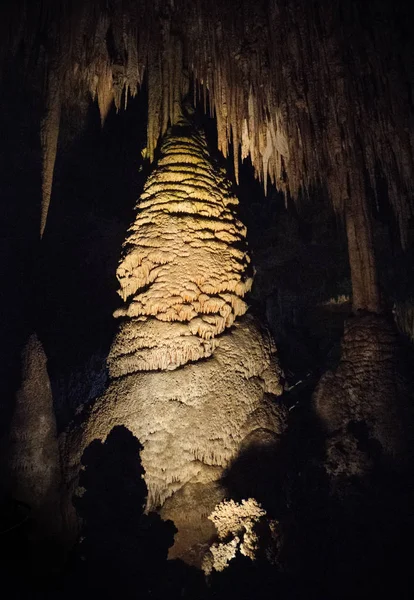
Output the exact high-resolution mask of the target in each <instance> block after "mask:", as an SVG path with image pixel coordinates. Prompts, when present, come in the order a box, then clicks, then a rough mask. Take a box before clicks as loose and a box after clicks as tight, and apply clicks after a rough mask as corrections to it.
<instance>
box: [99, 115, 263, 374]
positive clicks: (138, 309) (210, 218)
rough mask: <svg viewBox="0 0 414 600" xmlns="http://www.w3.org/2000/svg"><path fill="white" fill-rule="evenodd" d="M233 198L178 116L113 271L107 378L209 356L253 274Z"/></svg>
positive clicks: (237, 312)
mask: <svg viewBox="0 0 414 600" xmlns="http://www.w3.org/2000/svg"><path fill="white" fill-rule="evenodd" d="M237 204H238V200H237V198H236V197H235V196H234V195H233V194H232V193H231V190H230V183H229V182H228V181H227V180H226V179H225V177H224V176H223V174H222V172H221V171H220V170H218V169H217V167H216V166H215V165H214V164H213V162H212V160H211V158H210V156H209V153H208V149H207V144H206V140H205V137H204V135H203V134H202V133H200V132H198V131H196V130H194V128H192V127H190V126H189V124H188V123H187V121H185V120H184V119H182V120H181V122H180V124H179V125H178V126H175V127H174V128H173V129H170V131H169V132H168V134H167V136H166V137H165V139H164V141H163V144H162V147H161V157H160V159H159V161H158V164H157V166H156V168H155V170H154V171H153V173H152V175H151V176H150V177H149V179H148V181H147V183H146V185H145V188H144V192H143V194H142V195H141V198H140V200H139V201H138V204H137V207H136V209H137V213H136V218H135V221H134V224H133V225H132V227H131V228H130V230H129V233H128V237H127V239H126V241H125V244H124V248H123V258H122V260H121V263H120V265H119V267H118V270H117V277H118V280H119V283H120V291H119V294H120V295H121V297H122V298H123V300H124V301H125V305H124V306H123V307H122V308H121V309H119V310H118V311H116V313H115V316H116V317H121V318H122V317H123V318H124V319H125V320H124V322H123V323H122V324H121V325H120V329H119V333H118V335H117V338H116V339H115V342H114V344H113V346H112V350H111V353H110V356H109V368H110V373H111V376H112V377H119V376H121V375H126V374H128V373H133V372H136V371H148V370H156V369H162V370H170V369H174V368H176V367H178V366H180V365H183V364H186V363H187V362H189V361H196V360H199V359H201V358H206V357H208V356H211V355H212V353H213V350H214V347H215V338H216V336H217V335H219V334H221V333H223V331H224V330H225V329H226V328H228V327H230V326H231V325H233V323H234V320H235V319H236V318H237V317H239V316H241V315H243V314H244V313H245V312H246V310H247V306H246V303H245V302H244V301H243V297H244V295H245V294H246V292H248V291H249V290H250V288H251V284H252V279H251V277H250V276H249V275H248V273H249V263H250V259H249V256H248V254H247V251H246V243H245V236H246V228H245V227H244V225H243V224H242V223H241V222H240V221H239V220H238V219H237V218H236V215H235V207H236V206H237ZM166 323H168V325H166Z"/></svg>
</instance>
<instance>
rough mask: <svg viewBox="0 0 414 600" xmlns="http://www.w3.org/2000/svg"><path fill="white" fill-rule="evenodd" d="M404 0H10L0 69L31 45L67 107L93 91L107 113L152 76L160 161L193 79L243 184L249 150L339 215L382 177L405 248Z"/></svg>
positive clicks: (32, 56) (408, 65)
mask: <svg viewBox="0 0 414 600" xmlns="http://www.w3.org/2000/svg"><path fill="white" fill-rule="evenodd" d="M395 4H396V3H395V2H392V0H389V1H384V0H372V1H371V2H369V3H367V2H360V3H355V2H352V1H347V0H320V1H319V2H317V3H313V2H309V0H294V1H293V0H292V1H286V0H263V1H261V2H252V1H251V0H241V1H240V2H238V4H237V6H238V9H237V10H234V3H233V2H228V1H223V0H205V1H203V2H200V1H198V2H191V3H189V2H187V1H186V0H174V2H173V1H171V2H166V1H165V0H123V1H122V2H121V1H119V0H116V1H114V2H109V3H97V2H96V0H84V1H82V2H70V3H69V2H68V1H67V0H41V1H39V2H33V1H32V0H19V1H16V0H5V1H4V2H2V5H1V7H0V10H2V11H3V12H2V13H0V24H1V27H2V28H3V30H2V39H3V40H4V48H5V50H4V55H3V56H2V55H1V54H0V66H1V61H2V58H3V59H4V60H5V61H7V60H8V59H9V57H10V55H13V54H17V52H18V51H22V49H24V53H25V56H26V61H27V64H28V65H32V64H34V63H36V64H38V65H39V68H40V69H42V68H43V66H44V63H46V68H47V69H50V68H52V69H53V70H54V72H55V73H58V74H59V82H57V85H58V88H59V90H60V91H61V97H62V99H63V104H64V105H70V104H71V103H74V102H76V101H77V96H80V95H81V94H83V95H85V94H87V93H88V94H89V95H91V96H92V97H93V98H96V99H97V101H98V105H99V109H100V111H101V116H102V119H104V118H105V115H106V114H107V112H108V110H109V107H110V105H111V103H112V102H114V103H115V105H116V107H117V108H118V107H119V106H120V105H121V99H122V97H123V92H125V96H124V98H125V102H127V101H128V93H130V94H131V95H132V96H133V95H135V94H136V93H137V91H138V89H139V88H140V87H141V85H142V82H143V77H144V72H145V71H146V70H147V72H148V149H149V156H150V158H151V159H152V158H153V156H154V151H155V148H156V147H157V142H158V140H159V139H160V138H161V137H162V136H163V135H164V133H165V132H166V130H167V127H168V123H169V122H170V123H174V122H175V121H176V117H177V108H178V107H179V104H180V101H181V99H182V98H183V97H184V96H185V93H186V92H187V91H188V74H190V75H192V79H193V81H194V92H195V94H194V96H195V99H198V100H199V101H200V103H202V104H203V108H204V110H205V111H209V112H210V114H211V115H215V117H216V122H217V134H218V147H219V149H220V150H221V151H222V152H223V153H224V154H225V155H227V154H228V153H229V150H230V145H231V144H233V147H234V149H235V151H234V158H235V171H236V176H237V173H238V158H239V154H240V155H241V157H242V158H245V157H247V156H249V157H250V159H251V161H252V164H253V166H254V169H255V171H256V174H257V176H258V177H259V178H260V179H261V181H262V182H263V184H264V187H266V184H267V183H268V180H270V181H271V182H272V183H274V184H276V185H277V186H278V187H279V188H281V189H288V190H289V192H290V193H291V194H292V196H293V197H298V196H299V195H300V192H301V191H304V190H309V188H310V187H312V186H313V185H315V184H320V183H321V184H322V185H323V186H324V187H326V188H327V189H328V192H329V195H330V197H331V200H332V202H333V205H334V206H335V208H336V209H337V210H338V212H340V213H342V214H343V211H344V209H348V208H351V209H353V208H354V203H355V202H356V204H358V202H359V200H358V197H359V195H360V187H361V182H364V181H366V180H367V179H368V180H369V183H370V185H371V187H372V188H373V190H376V189H377V184H378V182H379V181H380V177H378V175H379V174H381V175H382V176H384V177H385V178H386V179H387V182H388V194H389V198H390V201H391V204H392V205H393V208H394V210H395V215H396V220H397V222H398V225H399V228H400V231H401V238H402V242H403V243H406V242H407V239H408V237H407V234H408V227H407V225H408V219H409V217H410V215H412V208H413V203H412V197H413V181H414V177H413V173H414V161H413V147H414V139H413V127H412V101H411V95H412V54H411V47H410V45H409V44H406V45H405V46H404V43H403V40H404V39H406V38H407V37H408V36H407V32H404V31H403V26H404V25H405V23H409V22H410V19H411V15H410V13H409V9H408V8H404V7H402V6H400V7H399V11H400V12H398V11H396V8H395ZM399 4H402V3H399ZM408 4H409V3H407V7H408ZM405 11H407V14H406V16H405ZM405 17H406V18H405ZM402 24H403V25H402ZM46 31H47V44H45V46H46V52H43V54H41V53H40V51H39V43H40V42H39V40H43V38H44V32H46ZM39 54H40V56H41V57H43V61H44V62H42V60H39ZM50 54H53V55H56V56H58V60H59V65H58V66H56V65H54V64H53V61H51V60H50V56H49V55H50ZM40 78H42V77H40ZM46 79H48V78H46ZM50 100H51V96H50V94H49V95H48V96H47V100H46V119H48V118H50V119H51V120H52V121H53V123H52V125H51V126H47V125H46V124H45V125H44V127H45V131H46V133H47V137H48V140H49V142H48V148H50V150H49V149H48V150H47V151H46V152H45V160H46V166H45V180H44V193H45V194H48V193H49V192H48V190H49V181H50V173H49V171H50V168H51V166H52V158H51V157H52V156H53V148H54V132H56V127H55V121H56V117H57V110H56V109H57V107H58V104H57V103H54V104H53V106H55V109H54V110H50V108H51V105H50ZM354 198H357V199H356V201H355V200H354ZM46 207H47V198H45V201H44V209H45V210H46ZM44 218H45V217H44V216H43V221H44Z"/></svg>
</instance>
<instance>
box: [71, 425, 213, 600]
mask: <svg viewBox="0 0 414 600" xmlns="http://www.w3.org/2000/svg"><path fill="white" fill-rule="evenodd" d="M141 450H142V446H141V444H140V443H139V441H138V440H137V439H136V438H135V437H134V436H133V435H132V433H131V432H130V431H128V429H126V428H125V427H123V426H118V427H115V428H114V429H112V431H111V432H110V434H109V435H108V437H107V438H106V440H105V442H100V441H99V440H95V441H93V442H92V443H91V444H90V445H89V446H88V447H87V448H86V450H85V451H84V453H83V456H82V470H81V473H80V477H79V488H78V493H77V495H75V496H74V499H73V502H74V506H75V508H76V511H77V514H78V517H79V518H80V519H81V523H82V527H81V532H80V534H81V537H80V542H79V543H78V545H77V547H76V548H75V550H74V553H73V557H72V561H71V563H69V565H68V573H67V579H66V582H65V584H64V586H63V587H64V596H63V597H64V598H66V597H68V598H69V597H73V594H75V593H76V596H77V597H78V598H79V597H80V598H94V597H100V598H114V597H122V598H129V597H131V598H135V597H139V598H149V597H151V598H159V599H160V600H161V598H166V597H170V598H175V597H188V596H187V592H189V590H191V594H194V593H197V591H196V590H195V589H193V588H194V586H195V587H201V586H202V585H203V578H202V576H201V573H197V572H196V571H195V570H194V569H192V568H190V567H186V566H185V565H184V564H182V563H180V561H168V562H167V554H168V549H169V548H170V546H172V544H173V542H174V533H175V532H176V529H175V527H174V524H173V523H172V521H163V520H162V519H161V517H160V516H159V515H158V514H157V513H149V514H145V513H144V508H145V504H146V500H147V486H146V484H145V481H144V479H143V476H144V469H143V467H142V465H141V459H140V451H141Z"/></svg>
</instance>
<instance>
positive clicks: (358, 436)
mask: <svg viewBox="0 0 414 600" xmlns="http://www.w3.org/2000/svg"><path fill="white" fill-rule="evenodd" d="M404 362H405V360H404V357H403V349H402V348H401V342H400V340H399V335H398V332H397V330H396V328H395V326H394V325H393V324H392V323H390V322H388V321H387V320H386V318H384V317H382V316H379V315H375V314H365V315H362V316H356V317H353V318H350V319H348V321H347V322H346V323H345V331H344V337H343V340H342V352H341V360H340V362H339V365H338V368H337V369H336V371H335V372H328V373H326V374H325V375H324V376H323V377H322V379H321V381H320V383H319V385H318V387H317V389H316V391H315V394H314V399H313V401H314V409H315V412H316V414H317V416H318V417H319V419H320V421H321V425H322V428H323V430H324V432H325V435H326V459H325V469H326V471H327V474H328V475H329V476H330V477H332V478H333V480H334V481H335V482H336V483H335V485H337V484H338V483H339V481H340V480H347V479H349V478H351V477H357V478H358V477H359V478H364V477H365V476H367V475H369V473H370V472H371V471H372V469H373V468H374V466H378V465H382V466H383V467H385V468H386V469H391V470H395V471H397V472H398V471H402V472H403V471H404V469H406V468H407V466H408V465H409V461H410V457H412V439H413V436H412V434H413V425H414V419H413V416H414V411H413V388H412V382H411V384H410V381H409V378H408V377H407V373H408V371H407V369H406V368H405V369H404Z"/></svg>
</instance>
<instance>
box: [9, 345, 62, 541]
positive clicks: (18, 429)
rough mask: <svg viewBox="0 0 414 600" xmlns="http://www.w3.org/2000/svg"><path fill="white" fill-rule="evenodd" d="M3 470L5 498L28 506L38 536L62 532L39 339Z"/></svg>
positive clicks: (26, 358) (29, 358)
mask: <svg viewBox="0 0 414 600" xmlns="http://www.w3.org/2000/svg"><path fill="white" fill-rule="evenodd" d="M2 470H3V475H4V485H5V488H6V490H7V492H8V493H9V494H10V495H11V496H12V497H13V498H14V499H16V500H18V501H20V502H23V503H25V504H27V505H28V506H29V508H30V513H29V514H30V518H31V519H33V523H34V525H35V535H36V536H38V537H44V536H48V535H56V534H57V533H58V532H59V530H60V527H61V518H60V484H61V480H60V461H59V449H58V442H57V435H56V420H55V415H54V410H53V399H52V392H51V388H50V381H49V376H48V373H47V369H46V355H45V353H44V350H43V347H42V344H41V343H40V341H39V339H38V338H37V336H36V334H32V335H31V336H30V338H29V340H28V342H27V344H26V346H25V348H24V350H23V353H22V375H21V385H20V388H19V390H18V392H17V394H16V404H15V408H14V414H13V418H12V422H11V425H10V430H9V434H8V437H7V440H6V452H5V454H4V455H3V457H2Z"/></svg>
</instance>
